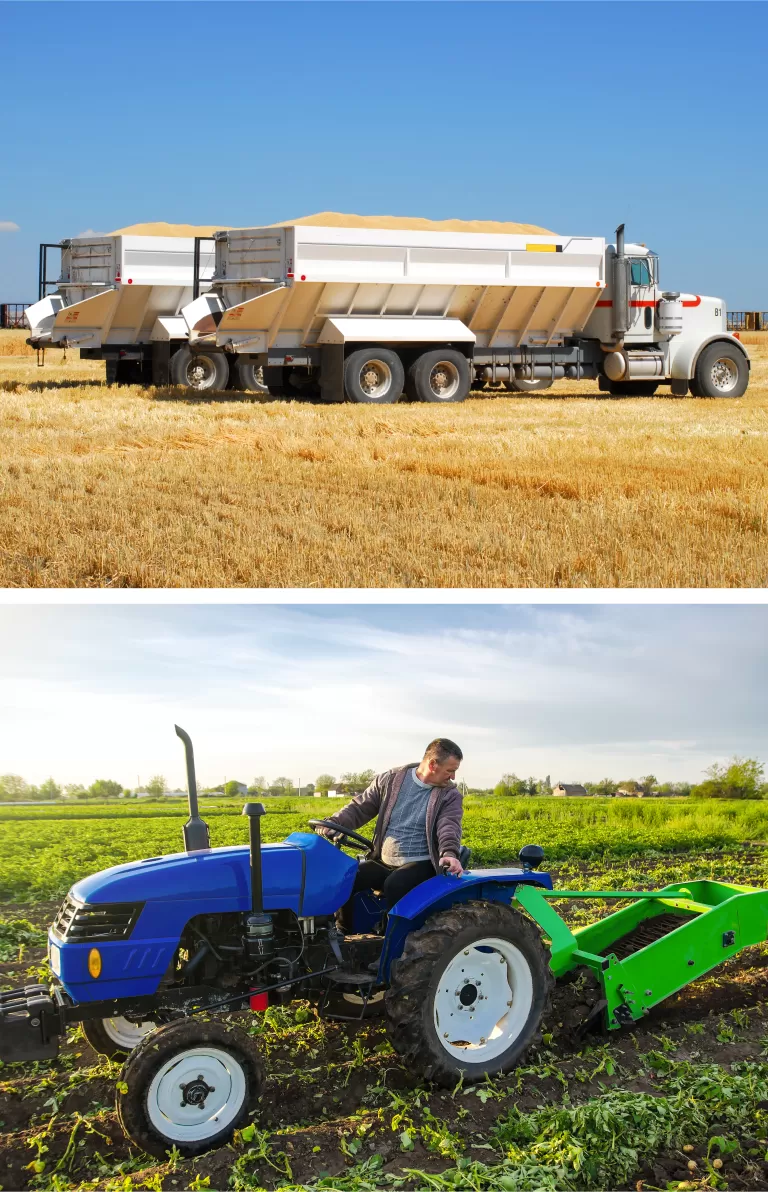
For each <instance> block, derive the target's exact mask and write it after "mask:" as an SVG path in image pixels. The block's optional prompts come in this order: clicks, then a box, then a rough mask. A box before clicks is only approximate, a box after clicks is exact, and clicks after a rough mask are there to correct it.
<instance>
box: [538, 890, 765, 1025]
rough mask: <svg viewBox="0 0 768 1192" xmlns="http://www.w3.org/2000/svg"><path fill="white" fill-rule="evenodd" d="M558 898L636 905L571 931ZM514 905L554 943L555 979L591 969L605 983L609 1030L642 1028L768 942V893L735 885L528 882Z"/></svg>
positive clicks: (551, 946) (551, 961)
mask: <svg viewBox="0 0 768 1192" xmlns="http://www.w3.org/2000/svg"><path fill="white" fill-rule="evenodd" d="M559 898H580V899H587V898H602V899H623V900H626V899H631V901H630V902H629V904H628V905H627V906H623V907H622V908H621V909H620V910H618V911H614V912H613V913H612V914H610V915H606V916H605V918H603V919H599V920H598V921H597V922H596V923H590V924H589V926H588V927H579V928H577V929H576V930H575V931H571V929H570V927H568V925H567V923H565V922H564V920H563V919H561V917H560V915H559V914H558V913H557V911H556V910H555V908H554V907H553V906H552V905H551V903H552V902H553V901H554V900H557V899H559ZM515 899H516V901H517V902H519V904H520V905H521V906H522V907H524V908H525V910H526V911H528V913H529V914H530V915H531V916H532V918H534V919H535V920H536V922H537V923H538V924H539V926H540V927H541V929H542V931H543V933H544V935H545V936H546V937H547V939H548V940H549V947H550V953H551V959H550V967H551V969H552V972H553V973H554V975H555V977H562V976H565V975H566V974H567V973H569V972H573V971H574V970H575V969H578V968H582V967H584V968H588V969H590V970H591V971H592V972H593V973H594V975H595V976H596V977H597V979H598V981H599V982H600V985H601V988H602V991H603V999H604V1003H601V1008H603V1005H604V1009H605V1016H606V1025H607V1026H608V1028H609V1029H612V1030H615V1029H617V1028H618V1027H620V1026H626V1025H628V1024H630V1023H632V1022H636V1021H637V1020H638V1019H639V1018H642V1017H643V1015H644V1014H647V1013H648V1011H649V1010H650V1009H651V1007H652V1006H656V1005H658V1003H659V1002H661V1001H663V1000H664V998H666V997H669V996H670V994H673V993H677V991H678V990H679V989H683V988H684V986H686V985H688V984H690V982H691V981H695V980H696V979H697V977H701V976H703V975H704V974H705V973H708V972H709V971H710V970H711V969H713V968H716V967H717V965H718V964H722V962H723V961H724V960H728V959H729V958H730V957H731V956H735V955H736V953H737V952H738V951H739V950H740V949H741V948H748V947H750V946H751V945H754V944H761V943H764V942H765V940H766V938H768V890H759V889H755V888H754V887H752V886H735V885H731V884H730V883H728V882H712V881H694V882H679V883H675V884H673V885H671V886H665V887H664V888H663V889H662V890H653V891H637V890H544V889H542V888H541V887H538V886H533V885H528V884H525V885H523V884H521V885H519V886H518V887H517V889H516V891H515Z"/></svg>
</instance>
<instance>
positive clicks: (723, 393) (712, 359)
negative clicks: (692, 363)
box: [691, 340, 749, 397]
mask: <svg viewBox="0 0 768 1192" xmlns="http://www.w3.org/2000/svg"><path fill="white" fill-rule="evenodd" d="M748 382H749V366H748V364H747V361H746V358H745V356H744V354H743V352H740V351H739V349H738V348H734V347H732V346H731V345H730V344H729V343H726V342H725V341H724V340H721V341H720V342H719V343H714V344H709V345H708V346H707V347H706V348H704V350H703V352H702V353H701V355H700V356H699V359H698V360H697V361H696V371H695V373H694V375H693V380H692V382H691V392H692V393H693V395H694V397H741V396H742V394H743V393H744V392H745V390H746V388H747V384H748Z"/></svg>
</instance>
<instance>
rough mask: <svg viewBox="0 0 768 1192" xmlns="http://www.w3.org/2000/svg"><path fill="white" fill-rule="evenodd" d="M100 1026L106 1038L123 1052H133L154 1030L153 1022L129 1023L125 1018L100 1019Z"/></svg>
mask: <svg viewBox="0 0 768 1192" xmlns="http://www.w3.org/2000/svg"><path fill="white" fill-rule="evenodd" d="M101 1025H102V1026H103V1027H104V1034H105V1035H106V1036H107V1038H108V1039H111V1040H112V1042H113V1043H114V1044H115V1045H116V1046H117V1047H120V1048H122V1050H123V1051H133V1049H134V1047H138V1045H139V1043H141V1040H142V1039H143V1038H144V1036H145V1035H148V1034H149V1032H150V1031H153V1030H154V1029H155V1024H154V1022H129V1021H128V1019H127V1018H102V1020H101Z"/></svg>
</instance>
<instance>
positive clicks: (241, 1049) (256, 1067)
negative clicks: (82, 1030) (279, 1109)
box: [116, 1015, 264, 1159]
mask: <svg viewBox="0 0 768 1192" xmlns="http://www.w3.org/2000/svg"><path fill="white" fill-rule="evenodd" d="M205 1044H209V1045H210V1046H212V1047H219V1048H224V1049H227V1050H229V1051H231V1052H233V1053H234V1054H235V1056H236V1057H237V1059H238V1060H239V1062H240V1063H241V1064H242V1066H243V1068H244V1070H245V1073H246V1082H247V1087H246V1095H245V1097H244V1099H243V1105H242V1108H241V1110H240V1112H239V1114H238V1115H237V1117H236V1119H235V1120H234V1121H232V1122H230V1124H229V1125H228V1126H227V1127H226V1128H225V1129H224V1130H222V1131H221V1133H220V1134H217V1135H214V1136H212V1137H210V1138H206V1139H203V1140H201V1141H199V1142H175V1143H173V1142H171V1141H170V1140H168V1139H165V1138H162V1137H161V1136H160V1135H159V1134H158V1132H157V1131H156V1130H155V1129H154V1127H153V1126H152V1123H151V1122H150V1120H149V1116H148V1114H147V1106H146V1093H147V1089H148V1088H149V1085H150V1083H151V1081H152V1078H153V1076H154V1074H155V1072H156V1071H157V1070H158V1068H160V1067H161V1066H162V1065H163V1064H164V1063H165V1062H166V1060H167V1059H168V1058H169V1057H170V1056H171V1055H173V1053H174V1052H176V1051H179V1050H181V1049H183V1048H184V1047H185V1046H187V1047H200V1046H201V1045H205ZM263 1084H264V1069H263V1065H262V1061H261V1056H260V1054H259V1050H258V1046H257V1044H256V1042H255V1040H254V1039H252V1038H251V1036H250V1035H248V1034H246V1032H245V1031H244V1030H243V1029H242V1027H239V1026H235V1024H234V1023H231V1022H227V1021H225V1020H222V1019H221V1018H216V1019H214V1018H206V1017H205V1016H203V1015H195V1016H194V1017H191V1018H182V1019H180V1020H179V1021H177V1022H172V1023H170V1024H169V1025H167V1026H164V1027H161V1028H160V1029H159V1030H156V1031H153V1032H152V1034H150V1035H147V1037H146V1038H145V1039H143V1040H142V1041H141V1043H139V1045H138V1047H136V1048H135V1050H134V1051H132V1052H131V1054H130V1055H129V1056H128V1059H127V1060H126V1061H125V1063H124V1065H123V1070H122V1072H121V1074H120V1084H119V1086H118V1093H117V1098H116V1107H117V1117H118V1120H119V1122H120V1125H121V1126H122V1128H123V1130H124V1131H125V1133H126V1134H127V1135H128V1137H129V1138H130V1139H131V1141H132V1142H135V1143H136V1145H137V1146H139V1147H141V1149H142V1150H144V1151H147V1152H148V1153H149V1154H150V1155H156V1156H157V1157H158V1158H160V1159H165V1158H166V1157H167V1152H168V1151H169V1150H170V1149H171V1146H176V1147H177V1149H178V1150H179V1152H180V1153H181V1154H182V1155H183V1156H184V1157H185V1158H191V1157H193V1156H195V1155H201V1154H203V1153H204V1152H206V1151H210V1150H213V1149H214V1148H215V1147H218V1146H223V1145H224V1144H225V1143H227V1142H229V1141H231V1139H232V1137H233V1135H234V1132H235V1130H236V1129H238V1128H239V1127H241V1126H242V1125H244V1124H245V1122H246V1120H247V1119H248V1117H249V1115H250V1114H251V1113H252V1112H253V1110H254V1109H255V1108H256V1105H257V1102H258V1099H259V1096H260V1094H261V1091H262V1088H263ZM123 1089H125V1091H122V1090H123Z"/></svg>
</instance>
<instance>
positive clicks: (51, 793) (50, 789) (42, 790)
mask: <svg viewBox="0 0 768 1192" xmlns="http://www.w3.org/2000/svg"><path fill="white" fill-rule="evenodd" d="M37 793H38V795H39V796H40V798H41V799H59V798H60V797H61V787H60V786H59V784H58V782H54V781H53V779H52V778H46V780H45V782H43V783H41V784H40V786H39V787H38V791H37Z"/></svg>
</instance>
